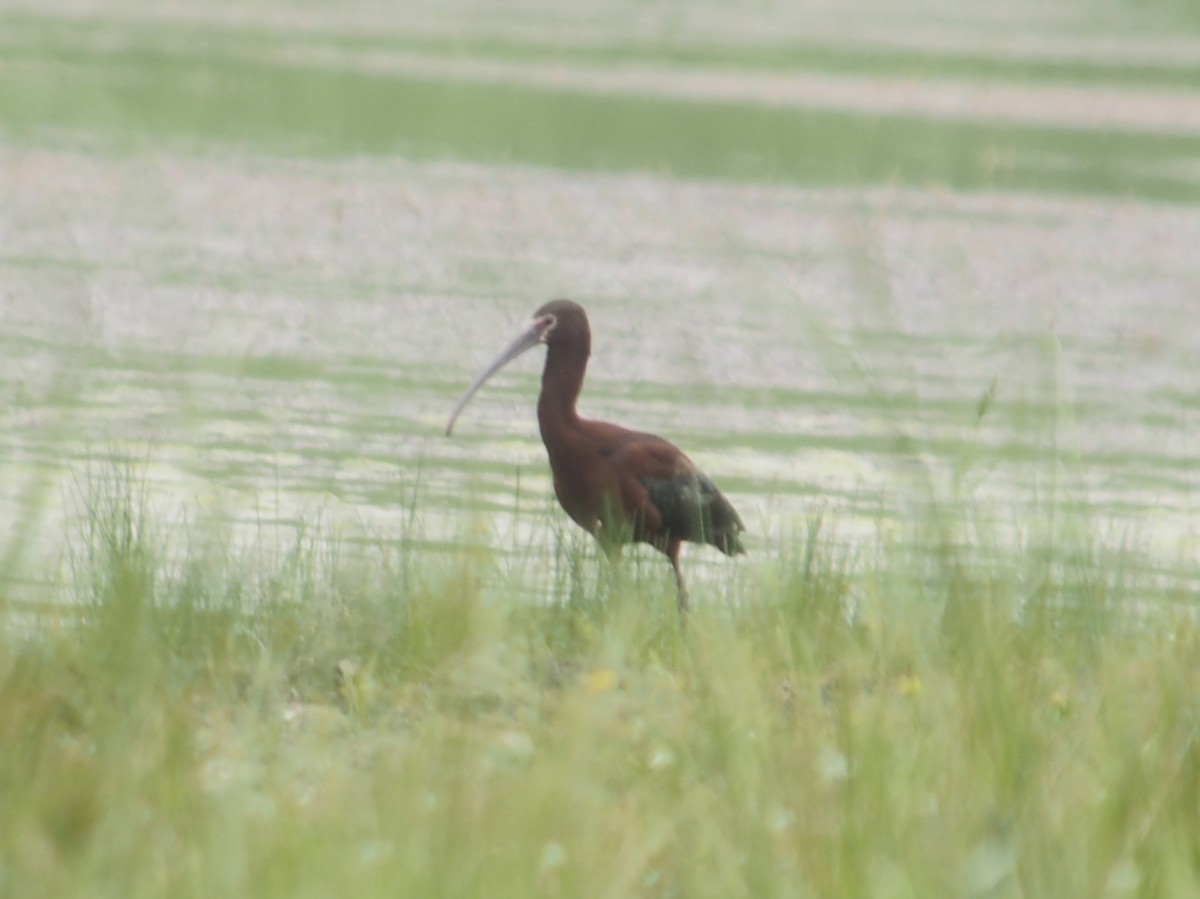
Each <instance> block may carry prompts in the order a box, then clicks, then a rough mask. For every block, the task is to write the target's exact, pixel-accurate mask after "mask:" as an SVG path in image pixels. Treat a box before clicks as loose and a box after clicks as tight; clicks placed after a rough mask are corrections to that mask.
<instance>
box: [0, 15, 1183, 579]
mask: <svg viewBox="0 0 1200 899" xmlns="http://www.w3.org/2000/svg"><path fill="white" fill-rule="evenodd" d="M618 7H619V9H618ZM993 7H994V4H982V3H961V4H956V5H955V7H954V12H953V14H947V13H945V12H944V11H942V10H941V9H940V5H938V4H928V5H923V4H919V3H910V4H899V5H893V4H875V5H873V4H869V3H858V4H851V5H850V6H848V7H843V6H842V5H840V4H821V3H811V4H806V5H801V6H800V7H796V6H794V5H787V6H786V8H785V7H784V6H782V5H781V6H779V7H776V6H773V5H770V4H767V5H763V6H762V8H761V9H760V10H758V11H757V12H756V13H755V14H754V15H744V14H742V13H738V12H736V11H735V10H734V9H733V8H732V7H728V8H727V7H724V6H722V5H719V4H699V5H696V4H687V5H682V4H624V5H621V4H618V5H617V6H610V5H603V6H602V5H600V4H596V5H594V6H593V5H588V4H580V5H577V6H573V7H571V9H572V10H573V11H572V12H570V13H568V12H566V11H563V10H562V9H560V8H559V7H558V6H557V5H553V4H546V5H545V6H544V7H543V6H542V5H539V4H538V3H536V2H531V3H529V4H523V5H519V6H517V5H505V7H504V9H503V10H499V9H498V8H496V9H494V8H493V7H492V6H479V7H475V6H472V5H470V4H457V5H450V6H438V7H437V8H433V7H429V8H425V7H421V6H412V7H406V8H405V9H404V10H402V11H397V10H394V9H391V8H389V7H387V6H384V5H375V4H372V3H369V2H366V0H363V2H359V3H356V4H350V5H349V6H348V7H345V8H342V7H339V9H340V11H339V13H338V14H337V15H334V13H333V12H332V11H328V12H326V11H323V10H322V9H321V8H320V7H319V6H318V5H310V6H306V7H305V9H304V11H302V12H296V11H295V10H294V9H292V10H290V11H289V9H287V8H285V5H284V4H278V5H274V4H270V3H259V4H248V5H240V4H239V5H235V4H225V3H220V2H215V0H214V2H209V3H202V4H195V5H193V6H191V7H189V10H190V11H189V12H188V13H187V14H186V15H184V14H183V13H171V14H168V13H166V12H161V11H159V9H158V7H156V6H152V5H150V4H134V3H126V4H119V3H118V4H108V5H105V6H103V7H102V6H101V5H98V4H89V3H82V2H80V3H69V2H60V3H51V4H37V5H33V4H30V5H29V6H28V7H23V6H22V5H21V4H11V3H10V4H8V5H6V6H5V7H4V8H3V9H2V10H0V389H2V390H3V392H4V399H5V402H4V405H3V408H0V415H3V417H4V427H3V435H4V438H3V455H2V457H0V458H2V459H3V463H2V465H0V510H2V512H0V524H2V527H3V531H2V532H0V546H3V547H8V548H9V556H12V557H15V556H17V555H19V556H20V559H21V561H20V566H19V567H20V569H21V575H22V577H23V578H25V579H27V580H29V581H31V582H45V581H47V580H50V581H53V579H54V578H55V577H56V576H57V574H58V572H59V571H60V566H61V553H62V543H61V541H62V534H63V533H64V532H65V530H66V529H64V527H63V523H64V519H66V520H67V521H69V520H70V518H71V517H72V516H73V515H77V514H79V507H78V494H79V491H80V489H81V481H86V479H87V477H88V476H89V474H88V473H89V472H94V471H95V470H96V466H97V465H98V464H100V465H102V464H103V460H105V459H111V458H116V459H119V460H125V462H126V463H128V462H130V460H132V464H133V465H134V466H135V467H136V469H137V471H138V474H139V477H140V478H141V479H143V480H144V481H145V484H146V485H147V487H148V488H149V494H150V495H151V496H152V497H154V502H155V503H156V504H158V505H160V506H162V507H163V508H162V509H160V511H161V513H162V514H163V515H164V517H165V519H166V520H168V521H178V520H181V519H183V518H186V519H188V520H191V519H196V518H200V519H206V520H209V521H214V520H215V521H222V522H226V523H227V524H228V526H229V528H230V529H231V531H232V532H233V533H234V534H240V535H242V536H243V537H247V538H249V536H250V535H253V534H255V533H261V531H262V529H263V528H264V526H270V527H275V526H278V527H281V528H284V529H288V528H293V527H295V526H297V524H298V523H300V522H305V521H311V520H313V518H314V517H317V518H320V519H321V520H322V521H323V522H324V523H326V525H328V526H329V528H330V531H331V532H335V533H342V534H343V535H346V534H352V535H355V539H357V538H358V537H362V538H363V539H380V538H382V539H385V540H388V539H394V538H397V537H399V536H401V535H403V536H405V537H407V538H409V539H416V540H419V541H421V542H422V543H425V544H427V545H428V546H429V547H430V548H432V549H436V548H445V547H447V546H450V545H453V544H454V542H455V541H457V540H460V539H463V537H462V535H463V532H464V527H468V528H472V529H474V532H475V534H476V536H475V537H474V538H473V539H478V538H479V535H482V537H483V539H484V540H485V542H487V543H488V544H489V545H491V546H493V547H494V549H495V551H496V552H498V553H525V554H527V553H530V552H534V553H537V552H548V551H549V550H550V546H551V544H552V543H553V540H554V534H555V531H554V528H553V527H552V526H551V525H549V524H547V522H552V521H553V520H554V515H555V514H556V513H555V511H554V509H553V500H552V495H551V488H550V482H549V477H548V471H547V468H546V463H545V456H544V451H543V449H542V447H541V444H540V441H539V438H538V434H537V427H536V420H535V417H534V411H533V410H534V403H535V398H536V393H537V389H538V375H539V371H540V359H539V358H537V356H538V354H536V353H531V354H528V355H527V356H526V357H523V358H522V360H521V361H520V362H519V363H518V364H516V365H514V366H512V367H510V369H508V370H507V371H506V373H505V374H503V375H501V376H500V377H499V378H498V379H496V380H495V381H494V382H493V383H492V384H490V385H489V386H488V388H486V389H485V390H484V391H483V392H482V393H481V394H480V395H479V396H477V397H476V399H475V400H474V402H473V403H472V405H471V406H470V407H469V409H468V410H467V412H466V414H465V415H464V417H463V419H462V420H461V423H460V424H459V426H458V429H457V432H456V435H455V437H454V438H452V439H447V438H446V437H445V436H444V435H443V433H442V429H443V427H444V424H445V420H446V416H447V414H448V413H449V411H450V409H451V408H452V407H453V405H454V402H455V400H456V399H457V397H458V396H459V395H460V393H461V391H462V390H463V389H464V388H465V387H466V385H467V384H468V383H469V382H470V381H471V379H472V378H473V377H474V376H475V374H477V373H478V371H479V370H480V369H481V368H482V366H483V365H484V364H486V362H487V361H489V360H490V359H491V358H492V356H493V355H494V354H495V353H496V352H497V351H498V350H499V349H500V348H501V347H502V346H503V345H504V344H505V343H506V342H507V341H508V340H509V338H510V337H511V336H512V335H513V334H514V333H515V332H516V331H517V329H518V328H520V327H522V326H523V324H524V323H525V321H526V320H527V317H528V315H529V314H530V313H531V312H532V311H533V310H534V309H535V308H536V307H537V306H538V305H540V304H541V303H542V302H543V301H544V300H545V299H547V298H550V297H554V296H570V297H572V298H574V299H576V300H578V301H579V302H581V303H582V304H583V305H585V306H586V308H587V309H588V311H589V314H590V316H591V320H592V328H593V358H592V362H591V366H590V369H589V376H588V380H587V383H586V385H585V392H584V396H583V402H582V408H583V411H584V413H585V414H587V415H591V416H593V417H598V418H605V419H610V420H615V421H618V422H621V423H624V424H627V425H630V426H633V427H636V428H638V429H641V430H650V431H654V432H657V433H660V434H662V435H664V436H667V437H668V438H670V439H672V440H673V441H674V442H676V443H678V444H679V445H680V446H682V447H684V448H685V449H686V450H687V451H688V453H689V454H690V455H691V456H692V457H693V458H694V459H695V460H696V461H697V462H698V463H699V464H700V466H701V467H702V468H703V469H705V470H706V471H707V472H708V473H709V474H710V475H711V476H712V477H713V479H714V480H715V481H716V482H717V483H718V484H719V485H720V486H721V487H722V489H723V490H724V491H725V492H726V493H727V494H728V495H729V496H730V498H731V499H732V500H733V502H734V504H735V505H736V506H737V507H738V509H739V510H740V511H741V514H742V517H743V518H744V519H745V521H746V523H747V525H748V527H749V530H750V532H751V535H752V536H751V538H750V546H751V548H752V549H753V548H754V547H755V541H756V540H757V541H758V546H759V547H760V548H766V547H769V546H771V545H774V544H773V543H772V541H773V540H776V539H777V538H781V537H784V538H786V535H788V534H790V533H792V532H794V531H797V530H800V529H801V528H802V527H803V523H804V522H805V521H806V520H807V519H808V517H809V516H811V515H812V514H814V512H816V511H818V510H819V511H822V512H824V514H826V516H827V517H828V518H829V520H831V521H833V522H835V523H836V525H837V528H838V530H839V533H841V534H842V535H844V536H847V537H852V536H853V535H855V534H857V533H874V532H878V531H879V530H880V529H881V528H884V529H886V528H887V527H888V526H889V523H891V522H898V521H903V520H905V519H906V518H908V517H911V516H913V515H916V514H920V513H919V509H920V508H922V507H925V506H927V505H928V504H929V503H943V504H946V505H947V506H952V507H954V508H959V509H961V508H964V507H965V506H966V505H970V507H971V508H973V509H975V510H977V515H978V517H977V518H974V519H973V520H972V522H971V523H970V527H971V529H973V530H972V531H971V532H972V533H975V534H976V536H977V537H978V538H979V539H981V540H999V541H1003V540H1005V539H1010V538H1011V539H1016V540H1020V539H1022V537H1021V535H1022V534H1023V533H1025V532H1027V531H1028V529H1029V528H1030V527H1032V526H1034V524H1035V523H1036V522H1037V521H1039V520H1040V519H1042V518H1044V517H1045V516H1046V515H1048V514H1049V513H1048V510H1050V509H1054V510H1056V511H1055V514H1056V515H1060V516H1061V514H1062V512H1063V510H1066V511H1071V510H1077V511H1079V512H1080V514H1081V516H1084V517H1086V518H1087V520H1088V521H1089V522H1090V523H1091V525H1092V526H1099V527H1100V528H1102V529H1104V530H1105V532H1106V533H1110V534H1120V535H1126V536H1124V537H1118V538H1117V539H1122V540H1123V539H1126V538H1127V537H1128V538H1129V539H1130V540H1131V543H1132V544H1133V545H1136V547H1137V548H1138V553H1139V558H1140V559H1141V561H1142V563H1143V564H1146V565H1151V566H1154V567H1158V568H1162V569H1164V570H1176V571H1179V572H1180V574H1181V575H1182V576H1184V577H1187V576H1188V575H1187V571H1188V570H1189V569H1190V568H1191V562H1192V561H1193V560H1194V555H1195V548H1196V536H1197V530H1196V525H1195V511H1196V510H1195V505H1194V495H1195V490H1196V487H1197V485H1198V483H1200V475H1198V474H1197V467H1196V466H1195V464H1194V455H1195V449H1196V447H1195V441H1194V438H1193V434H1194V424H1195V418H1196V415H1197V410H1200V380H1198V375H1200V368H1198V367H1197V362H1196V354H1195V347H1196V346H1197V344H1198V343H1200V253H1198V252H1197V248H1200V90H1197V88H1198V87H1200V23H1197V22H1196V21H1194V20H1190V19H1189V18H1188V13H1187V10H1186V8H1185V7H1182V6H1181V7H1178V8H1177V7H1172V6H1171V5H1170V4H1163V5H1162V6H1157V7H1156V6H1154V5H1153V4H1151V5H1150V6H1147V5H1145V4H1136V5H1135V4H1129V5H1128V6H1125V5H1122V4H1118V3H1100V2H1097V3H1092V4H1078V3H1065V2H1064V3H1057V4H1055V3H1048V4H1031V5H1029V6H1028V7H1021V6H1010V7H1008V12H1006V13H1003V14H1001V13H999V12H997V11H995V10H994V9H993ZM181 510H182V511H181ZM1060 520H1061V519H1060ZM235 539H242V537H236V538H235ZM13 547H17V548H19V550H20V552H19V553H18V552H16V551H15V550H13V549H12V548H13ZM719 561H720V557H719V556H717V555H716V554H715V553H713V554H711V557H710V554H708V553H705V552H699V551H697V552H693V553H692V554H691V558H690V559H689V563H688V564H689V565H692V566H694V567H695V568H696V569H697V570H699V571H701V572H702V571H703V570H704V569H705V567H706V566H708V565H715V564H717V563H718V562H719ZM700 576H701V577H702V576H703V575H702V574H701V575H700Z"/></svg>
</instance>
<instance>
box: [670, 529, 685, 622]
mask: <svg viewBox="0 0 1200 899" xmlns="http://www.w3.org/2000/svg"><path fill="white" fill-rule="evenodd" d="M682 545H683V543H682V542H681V541H679V540H672V541H671V542H670V543H668V544H667V558H668V559H670V560H671V568H673V569H674V570H675V589H676V591H677V592H676V594H675V601H676V603H677V604H678V606H679V617H680V618H681V619H684V620H686V619H687V614H688V592H687V585H686V584H684V582H683V572H682V571H680V570H679V548H680V547H681V546H682Z"/></svg>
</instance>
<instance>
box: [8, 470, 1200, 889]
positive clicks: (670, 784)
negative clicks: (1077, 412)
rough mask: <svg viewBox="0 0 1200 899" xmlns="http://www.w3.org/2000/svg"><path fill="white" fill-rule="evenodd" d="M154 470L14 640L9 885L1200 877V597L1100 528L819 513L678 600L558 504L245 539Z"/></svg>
mask: <svg viewBox="0 0 1200 899" xmlns="http://www.w3.org/2000/svg"><path fill="white" fill-rule="evenodd" d="M132 471H133V469H132V468H130V467H126V466H117V467H115V468H114V469H112V470H111V471H106V472H102V473H100V474H95V473H93V474H92V475H90V476H89V477H87V478H84V479H82V480H81V484H80V493H81V498H82V499H83V502H84V508H85V510H86V514H85V515H84V516H83V518H82V522H83V523H82V525H81V527H80V528H79V530H78V532H76V533H75V534H73V535H72V537H71V539H70V541H69V543H68V546H69V547H70V552H69V556H68V559H69V561H70V565H69V568H70V571H71V573H72V577H71V580H70V585H69V587H68V588H67V596H66V597H65V598H66V599H68V600H69V601H70V603H71V604H69V605H65V606H62V607H58V608H56V609H55V610H54V613H53V614H52V613H51V611H49V610H46V609H43V610H42V612H41V613H40V614H38V615H31V614H27V615H25V616H24V617H13V615H14V613H12V612H10V623H9V626H7V627H6V628H5V629H4V634H3V642H0V795H3V796H4V802H3V803H0V893H2V894H4V895H12V896H22V897H36V896H63V895H71V896H122V897H130V896H132V897H136V896H160V895H171V896H211V895H222V896H231V897H237V896H253V897H271V896H289V897H292V896H310V895H311V896H326V895H331V894H334V893H337V894H352V895H388V896H394V895H413V896H473V895H479V896H489V897H504V896H513V897H522V899H525V897H531V896H561V895H573V896H648V897H660V896H661V897H667V896H714V897H722V899H726V897H736V896H754V897H761V896H785V895H786V896H805V895H812V896H847V897H851V896H853V897H859V896H914V897H916V896H921V897H928V896H942V895H953V896H964V895H965V896H985V895H986V896H1016V895H1027V896H1086V897H1096V896H1122V895H1139V896H1172V895H1190V894H1192V893H1193V892H1194V890H1195V889H1196V888H1197V884H1198V881H1200V805H1198V804H1197V801H1196V796H1197V790H1198V789H1200V744H1198V741H1197V736H1198V728H1197V722H1200V691H1197V690H1196V671H1197V670H1200V667H1198V666H1200V628H1198V627H1197V624H1196V621H1195V616H1194V606H1193V605H1192V602H1191V599H1190V597H1188V596H1175V597H1172V596H1171V595H1170V594H1164V593H1163V591H1162V590H1161V589H1158V588H1152V587H1151V585H1150V584H1149V583H1148V582H1147V580H1146V579H1145V577H1144V576H1143V575H1141V574H1139V569H1136V568H1134V567H1132V566H1130V565H1128V564H1127V563H1126V561H1125V560H1126V554H1125V553H1124V552H1123V549H1124V547H1123V546H1122V545H1121V544H1119V543H1113V544H1110V545H1105V544H1104V543H1103V542H1101V541H1099V540H1098V539H1097V538H1095V537H1094V536H1092V535H1090V534H1089V529H1088V528H1087V527H1075V528H1068V527H1065V526H1064V527H1060V531H1062V534H1060V535H1059V537H1058V538H1057V539H1056V541H1054V543H1053V544H1052V545H1047V544H1048V541H1044V540H1043V541H1040V542H1034V541H1033V539H1032V538H1030V541H1029V545H1028V547H1027V548H1026V549H1023V550H1022V549H1013V550H1010V551H1009V552H1008V554H1007V555H1004V556H1002V558H1001V559H1000V560H999V561H997V554H996V553H995V552H987V551H985V550H986V549H987V548H986V547H979V546H975V547H970V546H967V547H964V546H962V545H960V543H961V541H957V540H955V539H954V535H953V534H949V533H946V531H945V528H944V527H943V526H941V525H939V524H938V519H937V518H931V519H930V521H928V522H925V523H924V524H923V525H922V526H921V527H920V528H914V529H913V531H912V532H911V533H906V534H903V535H894V536H892V537H887V538H885V537H880V538H878V539H877V540H875V541H874V542H872V541H866V542H865V543H853V542H851V543H849V544H848V543H846V542H845V541H839V540H835V539H832V537H831V536H830V534H831V531H832V530H833V529H834V528H835V525H836V522H828V521H822V520H821V519H820V517H814V518H813V519H812V520H810V521H809V523H808V525H807V527H806V528H805V529H803V530H802V532H801V533H799V534H796V535H793V536H791V537H788V538H779V539H778V540H776V541H775V543H774V545H772V546H770V547H767V548H765V549H762V548H760V550H759V551H758V552H757V553H756V554H755V556H754V557H751V558H750V559H749V560H747V561H745V562H743V563H741V564H739V565H737V566H736V567H731V568H730V570H729V573H728V575H727V577H724V578H717V579H715V580H710V581H708V582H705V583H704V585H703V587H702V589H698V590H695V591H694V593H695V594H696V596H695V598H696V599H699V600H700V602H699V603H698V608H697V610H696V611H695V613H694V615H693V617H692V618H691V619H690V621H689V623H688V625H687V627H686V628H682V629H681V628H680V627H679V626H678V624H677V621H676V618H675V612H674V603H673V597H672V595H671V585H670V579H669V577H667V575H666V573H665V572H664V571H662V570H660V569H662V568H664V567H665V566H661V565H658V564H656V563H657V562H658V561H659V560H657V559H650V558H646V559H645V560H644V563H642V564H637V565H635V564H627V565H625V566H623V567H620V568H617V569H615V570H611V571H610V570H608V569H607V568H605V567H604V566H603V565H602V564H601V563H600V562H599V561H598V560H597V559H596V558H595V553H594V551H593V550H592V549H591V548H590V547H589V546H588V545H587V544H586V543H585V542H583V538H582V537H577V536H576V535H575V534H574V533H573V532H572V531H566V530H564V531H562V533H561V536H560V539H559V540H558V550H557V552H556V553H554V554H553V555H552V557H551V558H550V560H549V562H550V564H549V567H548V568H547V567H545V566H544V564H543V563H541V562H538V561H537V560H536V559H535V557H534V556H533V555H532V554H531V556H530V561H529V563H528V564H522V563H521V561H520V560H519V559H517V560H516V561H513V560H512V559H511V558H510V560H509V563H508V564H507V565H501V563H500V562H499V560H498V559H497V558H495V557H493V556H492V555H491V553H490V552H489V550H488V548H487V547H486V545H484V544H483V543H481V542H480V541H479V540H478V539H475V538H472V537H471V536H470V535H469V534H467V535H466V536H464V538H463V540H462V542H461V543H460V544H459V546H458V549H457V550H456V551H455V555H454V556H453V558H451V559H450V560H449V561H446V559H445V557H444V556H437V557H436V558H435V557H433V556H429V555H427V554H426V553H424V552H423V550H422V549H421V547H420V545H419V544H416V543H412V542H408V541H405V540H399V541H385V540H380V541H379V542H378V543H377V544H376V545H374V546H371V547H369V548H368V552H367V554H366V556H360V557H355V558H350V557H348V556H347V555H344V554H343V553H342V552H340V551H339V549H338V543H337V541H331V540H329V539H328V535H326V534H321V533H319V532H318V530H317V529H314V528H309V529H305V528H301V529H300V531H299V535H298V536H297V538H296V540H295V541H294V542H293V543H290V544H286V545H278V544H271V543H270V542H269V541H268V542H266V543H265V544H264V545H259V546H252V547H244V548H242V549H240V550H237V551H235V550H233V549H232V548H231V547H230V545H229V543H228V541H227V540H224V539H221V538H220V537H219V535H216V534H214V532H212V531H211V530H208V529H205V528H200V527H192V528H187V529H183V528H180V527H179V526H176V527H174V528H172V529H170V531H169V532H168V531H167V530H164V526H163V523H162V522H158V521H155V520H154V516H153V515H152V513H151V512H150V509H151V508H152V505H153V503H152V499H153V497H151V496H148V495H147V493H146V491H145V490H144V489H143V488H142V486H141V485H140V484H139V483H138V482H137V479H136V478H135V477H134V476H133V475H132V473H131V472H132ZM181 546H182V547H186V551H185V552H181V551H180V547H181ZM172 547H174V550H172V549H171V548H172ZM931 548H932V549H931ZM993 549H994V548H993ZM535 595H541V596H548V597H549V601H548V602H541V603H537V602H530V601H529V597H530V596H535Z"/></svg>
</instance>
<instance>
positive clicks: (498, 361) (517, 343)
mask: <svg viewBox="0 0 1200 899" xmlns="http://www.w3.org/2000/svg"><path fill="white" fill-rule="evenodd" d="M552 324H553V323H552V322H551V323H547V322H546V321H545V320H544V319H539V320H538V321H535V322H534V323H533V324H532V325H530V326H529V328H528V329H527V330H526V331H525V332H524V333H522V334H521V336H520V337H518V338H517V339H516V340H514V341H513V342H512V343H510V344H509V345H508V346H507V347H506V348H505V349H504V352H502V353H501V354H500V355H499V356H497V357H496V358H495V359H494V360H493V361H492V364H491V365H489V366H488V367H487V368H485V369H484V370H483V374H481V375H480V376H479V377H478V378H476V379H475V383H474V384H472V385H471V386H470V387H468V388H467V392H466V393H464V394H463V398H462V399H461V400H459V401H458V405H457V406H455V407H454V411H453V412H451V413H450V420H449V421H448V422H446V436H447V437H449V436H450V432H451V431H453V430H454V423H455V422H456V421H458V416H459V414H460V413H461V412H462V410H463V409H465V408H466V407H467V403H469V402H471V397H473V396H474V395H475V394H476V393H478V392H479V388H480V387H482V386H483V385H484V384H485V383H487V379H488V378H490V377H491V376H492V375H494V374H495V373H496V372H498V371H500V369H502V368H504V366H506V365H508V363H510V362H512V361H513V360H514V359H516V358H517V357H518V356H520V355H521V354H522V353H523V352H525V351H526V350H530V349H533V348H534V347H535V346H537V345H538V344H539V343H541V342H542V337H543V336H545V334H546V331H547V330H549V327H550V325H552Z"/></svg>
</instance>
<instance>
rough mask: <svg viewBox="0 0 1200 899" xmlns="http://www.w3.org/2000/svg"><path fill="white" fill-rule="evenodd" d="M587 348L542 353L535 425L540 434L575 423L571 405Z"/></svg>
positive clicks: (579, 385) (558, 348)
mask: <svg viewBox="0 0 1200 899" xmlns="http://www.w3.org/2000/svg"><path fill="white" fill-rule="evenodd" d="M588 349H589V348H588V347H570V346H562V345H557V346H552V347H550V348H549V349H548V350H547V351H546V367H545V368H544V369H543V370H542V392H541V395H540V396H539V397H538V425H539V426H540V427H541V430H542V435H543V436H545V435H546V434H547V432H553V431H556V430H559V429H560V428H563V427H571V426H572V425H575V424H577V423H578V422H579V413H578V412H577V411H576V410H575V403H576V401H577V400H578V399H579V391H580V390H582V389H583V376H584V373H585V372H586V371H587V361H588Z"/></svg>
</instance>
